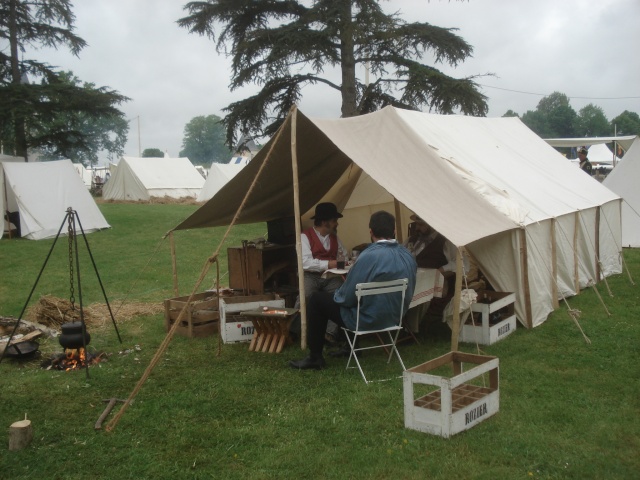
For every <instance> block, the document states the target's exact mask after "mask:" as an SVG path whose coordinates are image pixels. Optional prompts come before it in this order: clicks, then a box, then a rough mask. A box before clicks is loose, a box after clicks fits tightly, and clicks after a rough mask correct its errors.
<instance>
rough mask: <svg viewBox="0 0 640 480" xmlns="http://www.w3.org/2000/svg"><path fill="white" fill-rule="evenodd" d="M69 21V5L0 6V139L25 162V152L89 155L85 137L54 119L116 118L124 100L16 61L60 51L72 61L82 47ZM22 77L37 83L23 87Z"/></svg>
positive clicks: (18, 1)
mask: <svg viewBox="0 0 640 480" xmlns="http://www.w3.org/2000/svg"><path fill="white" fill-rule="evenodd" d="M74 20H75V16H74V15H73V11H72V4H71V1H70V0H38V1H30V0H0V38H2V39H5V40H7V41H8V43H9V54H7V53H5V51H0V134H2V135H3V138H2V140H3V143H5V144H9V145H11V146H12V147H13V150H14V151H15V154H16V155H19V156H24V157H25V159H26V158H27V150H28V148H31V147H45V148H46V149H48V150H52V151H56V152H63V151H65V150H66V149H69V148H77V149H85V148H86V149H90V147H89V146H88V145H87V138H88V136H87V134H85V133H83V132H82V131H80V130H78V129H75V128H69V126H68V125H67V126H66V127H65V126H64V123H65V122H63V121H60V122H57V119H58V116H67V118H68V116H72V115H74V114H77V115H80V116H82V115H85V116H88V117H91V118H93V117H95V118H102V117H105V116H122V112H120V111H119V110H118V109H117V108H116V106H117V105H119V104H120V103H122V102H124V101H126V100H128V99H127V98H126V97H124V96H122V95H120V94H118V93H117V92H115V91H112V90H109V89H107V88H105V87H100V88H95V87H92V88H85V87H82V86H78V85H75V84H71V83H69V82H65V80H64V78H62V79H61V78H60V74H59V73H58V72H57V71H56V70H55V69H54V68H52V67H51V66H49V65H47V64H45V63H40V62H38V61H36V60H31V59H22V60H21V59H20V57H19V54H20V53H22V54H24V52H25V51H26V47H27V46H35V47H41V46H45V47H54V48H59V47H66V48H68V49H69V50H70V51H71V53H72V54H74V55H78V54H79V52H80V51H81V50H82V48H84V47H85V46H86V42H85V41H84V40H83V39H82V38H80V37H79V36H77V35H76V34H75V33H74V32H73V23H74ZM26 76H30V77H32V78H33V79H34V80H35V79H37V81H34V82H31V83H29V82H25V80H24V79H25V77H26ZM79 121H81V120H79ZM56 123H57V126H55V125H54V124H56ZM47 124H49V125H51V127H50V128H49V129H46V128H45V126H46V125H47Z"/></svg>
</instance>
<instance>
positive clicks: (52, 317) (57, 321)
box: [25, 295, 164, 330]
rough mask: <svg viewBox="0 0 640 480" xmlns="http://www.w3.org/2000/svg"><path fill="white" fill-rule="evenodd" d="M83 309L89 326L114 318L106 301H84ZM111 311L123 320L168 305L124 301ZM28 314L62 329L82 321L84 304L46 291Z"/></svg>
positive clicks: (28, 310)
mask: <svg viewBox="0 0 640 480" xmlns="http://www.w3.org/2000/svg"><path fill="white" fill-rule="evenodd" d="M82 310H83V316H84V322H85V324H86V325H88V326H93V327H101V326H103V325H106V324H107V323H110V322H111V316H110V315H109V309H108V308H107V305H106V304H104V303H92V304H90V305H83V309H82ZM111 311H112V312H113V315H114V317H115V320H116V322H117V323H121V322H123V321H127V320H131V319H132V318H135V317H140V316H147V315H157V314H159V313H162V312H163V311H164V307H163V305H162V304H161V303H159V304H155V303H127V304H124V305H119V304H113V303H112V304H111ZM25 318H26V319H27V320H31V321H33V322H37V323H39V324H41V325H45V326H48V327H50V328H55V329H57V330H59V329H60V326H61V325H62V324H63V323H67V322H74V321H80V305H79V304H78V303H77V302H76V304H75V308H72V307H71V302H70V301H69V300H68V299H64V298H58V297H54V296H52V295H44V296H42V297H40V299H39V300H38V302H37V303H36V304H35V305H33V306H31V307H29V308H28V309H27V312H26V314H25Z"/></svg>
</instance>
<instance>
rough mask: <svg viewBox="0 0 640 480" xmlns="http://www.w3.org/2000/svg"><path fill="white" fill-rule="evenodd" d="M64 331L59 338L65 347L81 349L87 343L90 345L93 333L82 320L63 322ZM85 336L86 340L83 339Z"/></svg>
mask: <svg viewBox="0 0 640 480" xmlns="http://www.w3.org/2000/svg"><path fill="white" fill-rule="evenodd" d="M61 329H62V333H61V334H60V337H59V338H58V341H59V342H60V345H62V347H63V348H73V349H76V350H77V349H79V348H82V347H84V346H85V345H89V342H90V341H91V335H89V333H88V332H87V330H86V329H85V328H84V325H83V323H82V322H69V323H63V324H62V327H61ZM83 336H84V340H83Z"/></svg>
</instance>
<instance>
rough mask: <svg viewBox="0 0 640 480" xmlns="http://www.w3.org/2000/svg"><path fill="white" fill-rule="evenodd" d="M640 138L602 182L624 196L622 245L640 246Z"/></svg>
mask: <svg viewBox="0 0 640 480" xmlns="http://www.w3.org/2000/svg"><path fill="white" fill-rule="evenodd" d="M638 178H640V138H636V139H635V141H634V142H633V145H631V147H630V148H629V149H628V150H627V153H626V154H625V156H624V157H623V158H622V161H621V162H620V163H619V164H618V166H616V168H614V169H613V171H612V172H611V173H610V174H609V175H608V176H607V178H605V179H604V181H603V182H602V183H603V185H605V186H606V187H607V188H609V189H610V190H611V191H612V192H614V193H616V194H618V195H620V196H621V197H622V198H623V200H624V201H623V203H622V245H623V246H625V247H635V248H637V247H640V189H638V183H637V182H638Z"/></svg>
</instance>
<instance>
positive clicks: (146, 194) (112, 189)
mask: <svg viewBox="0 0 640 480" xmlns="http://www.w3.org/2000/svg"><path fill="white" fill-rule="evenodd" d="M203 185H204V178H202V175H200V173H199V172H198V170H196V167H195V166H194V165H193V164H192V163H191V162H190V161H189V159H188V158H136V157H122V158H121V159H120V161H119V162H118V168H116V170H115V172H112V174H111V177H110V178H109V181H108V182H107V183H106V184H105V186H104V189H103V191H102V196H103V198H104V199H105V200H130V201H148V200H150V199H151V198H152V197H156V198H163V197H170V198H187V197H192V198H194V199H195V198H196V197H197V196H198V193H200V189H201V188H202V186H203Z"/></svg>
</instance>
